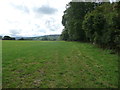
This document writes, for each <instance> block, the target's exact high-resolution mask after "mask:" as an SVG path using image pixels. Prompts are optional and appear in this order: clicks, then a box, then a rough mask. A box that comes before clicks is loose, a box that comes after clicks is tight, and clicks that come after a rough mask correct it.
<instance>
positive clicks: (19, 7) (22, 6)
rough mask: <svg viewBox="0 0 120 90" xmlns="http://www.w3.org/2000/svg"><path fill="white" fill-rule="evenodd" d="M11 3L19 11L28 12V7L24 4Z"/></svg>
mask: <svg viewBox="0 0 120 90" xmlns="http://www.w3.org/2000/svg"><path fill="white" fill-rule="evenodd" d="M11 5H12V6H13V7H14V8H15V9H18V10H21V11H23V12H25V13H29V12H30V11H29V9H28V8H27V7H26V6H24V5H15V4H12V3H11Z"/></svg>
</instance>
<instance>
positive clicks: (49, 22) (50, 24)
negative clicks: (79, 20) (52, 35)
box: [45, 18, 59, 31]
mask: <svg viewBox="0 0 120 90" xmlns="http://www.w3.org/2000/svg"><path fill="white" fill-rule="evenodd" d="M45 25H46V26H47V27H48V28H49V30H51V31H56V30H57V29H58V28H59V25H58V24H57V23H56V20H55V19H54V18H50V19H49V20H47V21H46V22H45Z"/></svg>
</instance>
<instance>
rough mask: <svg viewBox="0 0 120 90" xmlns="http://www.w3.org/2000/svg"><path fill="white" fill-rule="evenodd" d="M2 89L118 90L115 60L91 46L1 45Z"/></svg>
mask: <svg viewBox="0 0 120 90" xmlns="http://www.w3.org/2000/svg"><path fill="white" fill-rule="evenodd" d="M2 87H3V88H118V56H117V55H116V54H110V51H109V50H103V49H101V48H97V47H96V46H93V45H92V44H88V43H80V42H65V41H2Z"/></svg>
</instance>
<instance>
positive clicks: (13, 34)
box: [9, 29, 21, 36]
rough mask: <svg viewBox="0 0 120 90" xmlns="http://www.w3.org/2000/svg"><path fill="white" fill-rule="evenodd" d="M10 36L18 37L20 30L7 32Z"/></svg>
mask: <svg viewBox="0 0 120 90" xmlns="http://www.w3.org/2000/svg"><path fill="white" fill-rule="evenodd" d="M9 32H10V35H11V36H18V35H19V34H20V32H21V30H16V29H12V30H10V31H9Z"/></svg>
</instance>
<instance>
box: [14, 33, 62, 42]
mask: <svg viewBox="0 0 120 90" xmlns="http://www.w3.org/2000/svg"><path fill="white" fill-rule="evenodd" d="M15 39H16V40H20V39H24V40H40V41H58V40H60V35H59V34H56V35H44V36H37V37H15Z"/></svg>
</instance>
